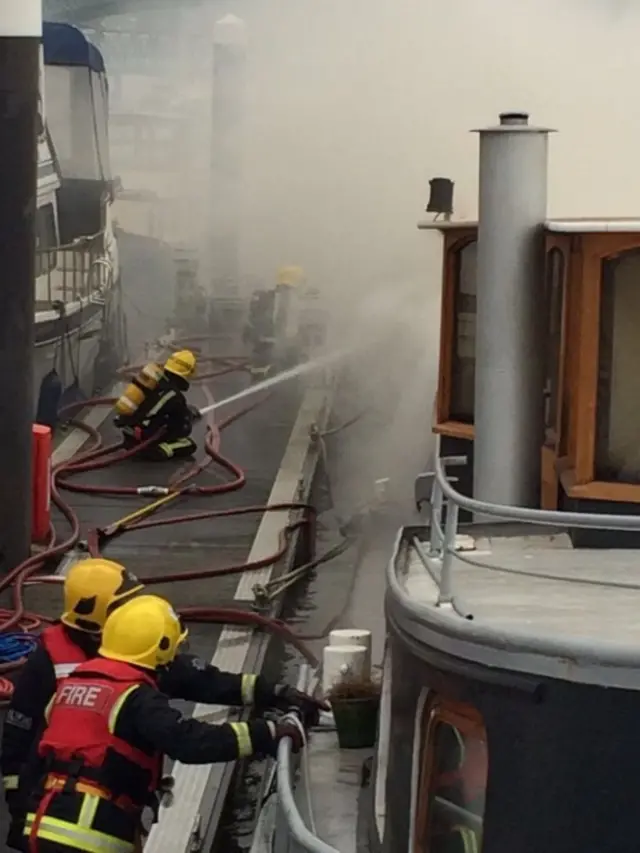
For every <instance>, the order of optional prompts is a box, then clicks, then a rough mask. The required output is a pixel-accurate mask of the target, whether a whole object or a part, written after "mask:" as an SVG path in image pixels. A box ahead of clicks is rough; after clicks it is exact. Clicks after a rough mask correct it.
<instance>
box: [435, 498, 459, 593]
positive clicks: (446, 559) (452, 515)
mask: <svg viewBox="0 0 640 853" xmlns="http://www.w3.org/2000/svg"><path fill="white" fill-rule="evenodd" d="M457 532H458V504H456V503H454V502H453V501H447V520H446V522H445V525H444V543H443V546H442V569H441V571H440V589H439V591H438V607H440V606H441V605H443V604H451V602H452V601H453V578H452V571H451V570H452V568H453V558H454V556H455V547H456V533H457Z"/></svg>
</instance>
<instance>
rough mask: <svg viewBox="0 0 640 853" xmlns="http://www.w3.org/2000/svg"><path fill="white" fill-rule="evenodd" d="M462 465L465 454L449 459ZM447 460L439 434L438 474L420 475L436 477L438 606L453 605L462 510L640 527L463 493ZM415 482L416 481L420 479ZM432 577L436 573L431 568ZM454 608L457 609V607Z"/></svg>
mask: <svg viewBox="0 0 640 853" xmlns="http://www.w3.org/2000/svg"><path fill="white" fill-rule="evenodd" d="M449 461H450V462H454V461H455V464H460V463H461V462H463V461H466V460H464V457H461V458H455V460H454V459H452V460H449ZM446 465H447V460H446V458H445V459H444V460H443V459H442V457H441V456H440V437H439V436H438V437H437V438H436V449H435V476H434V475H426V474H423V475H421V477H419V478H418V480H420V479H421V478H424V477H427V476H433V483H432V488H431V500H430V503H431V525H430V526H431V531H430V538H429V557H431V558H435V559H436V560H440V561H441V563H442V565H441V569H440V576H439V578H437V579H434V580H435V582H436V585H437V587H438V606H443V605H445V606H453V604H454V596H453V560H454V557H455V554H456V548H455V543H456V536H457V533H458V513H459V510H460V509H466V510H467V511H469V512H472V513H475V514H476V515H481V516H485V517H486V516H492V517H494V518H496V519H499V520H501V521H521V522H526V523H529V524H539V525H542V526H550V527H578V528H583V529H588V530H594V529H596V530H630V531H633V530H640V516H632V515H614V514H610V513H593V512H589V513H587V512H585V513H581V512H563V511H560V512H558V511H554V510H546V509H533V508H531V507H521V506H506V505H503V504H494V503H489V502H488V501H480V500H476V499H475V498H468V497H466V496H465V495H461V494H460V492H458V491H457V490H456V489H454V488H453V486H452V485H451V482H450V480H449V478H448V477H447V472H446ZM418 480H417V481H416V483H417V482H418ZM444 508H446V520H445V525H444V530H443V529H442V523H441V522H442V511H443V509H444ZM417 554H418V556H419V558H420V560H421V561H422V562H423V564H424V563H427V568H429V566H428V561H427V560H426V557H425V554H424V553H422V549H421V548H418V549H417ZM429 571H430V574H431V575H432V577H433V572H432V571H431V569H430V568H429ZM454 609H455V608H454Z"/></svg>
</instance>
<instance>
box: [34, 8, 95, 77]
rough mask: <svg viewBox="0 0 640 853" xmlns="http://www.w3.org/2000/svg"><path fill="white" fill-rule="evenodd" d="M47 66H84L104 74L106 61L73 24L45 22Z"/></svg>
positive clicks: (43, 37) (44, 45)
mask: <svg viewBox="0 0 640 853" xmlns="http://www.w3.org/2000/svg"><path fill="white" fill-rule="evenodd" d="M42 43H43V47H44V63H45V65H66V66H78V65H79V66H82V67H83V68H89V69H90V70H91V71H95V72H96V73H97V74H104V73H105V67H104V59H103V58H102V54H101V53H100V51H99V50H98V48H97V47H96V46H95V45H94V44H92V43H91V42H90V41H89V40H88V39H87V37H86V36H85V35H84V33H82V32H81V30H79V29H78V28H77V27H73V26H71V24H59V23H52V22H50V21H45V22H44V23H43V25H42Z"/></svg>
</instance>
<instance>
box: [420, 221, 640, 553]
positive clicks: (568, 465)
mask: <svg viewBox="0 0 640 853" xmlns="http://www.w3.org/2000/svg"><path fill="white" fill-rule="evenodd" d="M476 239H477V228H475V227H469V226H460V227H459V228H458V227H449V228H447V230H446V231H445V232H444V263H443V273H442V313H441V336H440V363H439V380H438V391H437V399H436V406H435V417H434V423H433V430H434V432H436V433H438V434H440V435H441V436H442V444H441V449H442V452H443V454H449V453H455V454H456V455H457V454H460V453H464V454H465V455H466V456H467V457H468V464H467V469H458V470H457V471H456V475H457V476H458V477H459V478H460V480H459V483H460V491H462V492H463V493H464V494H471V490H472V481H473V472H472V456H473V453H472V448H473V441H474V425H473V417H472V416H471V417H468V416H467V414H466V412H465V417H464V418H461V417H457V416H456V413H455V411H454V406H453V405H452V399H453V396H454V389H453V384H454V382H455V369H454V367H455V352H456V350H455V348H456V346H457V340H456V326H457V322H458V319H457V318H458V309H457V306H456V300H457V277H458V276H459V274H460V263H461V252H463V251H464V249H465V247H467V246H469V244H470V243H472V242H473V241H475V240H476ZM553 250H560V251H561V252H562V255H563V258H564V265H565V279H564V298H563V308H562V312H563V313H562V329H561V335H560V343H559V346H560V351H559V353H558V373H557V378H556V380H555V383H554V385H555V388H556V393H557V398H556V411H557V418H556V422H555V423H554V424H553V425H549V424H545V436H544V441H543V443H542V446H541V448H540V452H541V506H542V507H543V508H545V509H558V508H563V507H566V508H569V506H570V507H571V508H572V509H573V510H575V511H580V509H581V507H582V506H583V505H585V504H584V502H585V501H589V502H590V504H589V505H590V507H591V511H593V510H594V506H596V507H597V508H598V509H599V511H617V510H616V507H617V508H618V509H619V508H620V506H621V505H626V509H625V510H624V511H625V512H635V511H636V510H635V508H636V507H637V508H638V512H640V481H639V482H637V483H636V482H623V481H621V479H616V480H609V481H605V480H599V479H598V477H597V472H596V442H597V438H598V405H599V402H598V400H599V388H598V383H599V381H601V374H602V371H601V370H600V360H601V358H600V328H601V315H602V308H603V302H602V294H603V286H604V285H603V280H602V277H603V269H605V268H606V266H605V265H606V263H607V262H608V261H609V260H611V259H615V258H619V257H623V256H624V254H625V253H627V252H632V251H638V250H640V233H624V232H621V233H613V232H611V233H559V232H558V233H556V232H547V234H546V251H547V263H549V262H550V255H549V252H551V251H553ZM547 269H548V268H547ZM545 275H547V273H545ZM548 286H549V282H548V281H547V279H546V278H545V281H543V282H541V283H540V293H541V298H546V295H547V292H548ZM638 326H639V328H640V317H639V318H638ZM546 343H547V344H550V343H551V341H550V339H549V335H547V339H546ZM550 427H551V428H550ZM594 502H596V503H595V504H594ZM629 505H630V506H629ZM463 520H467V519H466V518H463ZM623 539H624V541H625V542H626V543H627V545H628V544H629V543H630V541H631V540H629V539H628V537H623ZM576 541H577V540H576ZM606 541H607V542H608V543H609V544H610V541H611V540H610V537H609V538H607V540H606ZM621 541H622V540H621ZM633 544H634V546H635V545H636V544H640V536H639V537H637V543H636V542H635V540H634V542H633Z"/></svg>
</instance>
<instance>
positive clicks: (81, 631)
mask: <svg viewBox="0 0 640 853" xmlns="http://www.w3.org/2000/svg"><path fill="white" fill-rule="evenodd" d="M142 588H143V587H142V584H141V583H140V582H139V581H138V580H137V579H136V578H135V577H134V576H133V575H131V574H129V573H128V572H127V570H126V569H125V568H124V566H121V565H119V564H118V563H114V562H112V561H111V560H103V559H90V560H82V561H81V562H79V563H76V564H75V565H74V566H72V567H71V569H70V570H69V572H68V574H67V576H66V578H65V582H64V607H63V612H62V615H61V616H60V621H59V622H58V623H57V624H54V625H51V626H49V627H48V628H45V630H44V631H43V632H42V633H41V634H40V637H39V643H38V645H37V646H36V648H35V649H34V651H33V652H32V653H31V655H30V656H29V658H28V660H27V662H26V663H25V665H24V667H23V668H22V671H21V672H20V675H19V676H18V678H17V680H16V683H15V687H14V692H13V696H12V697H11V702H10V705H9V708H8V710H7V715H6V718H5V723H4V727H3V731H2V747H1V749H0V768H1V769H2V776H3V783H4V790H5V798H6V801H7V807H8V810H9V814H10V815H11V827H10V829H9V835H8V838H7V845H8V846H9V847H12V848H19V847H20V846H21V845H22V842H23V839H22V829H23V822H24V802H23V799H22V796H21V794H20V791H19V789H18V781H19V778H20V774H21V772H22V770H23V767H24V765H25V763H26V761H27V759H28V757H29V755H30V753H31V751H32V749H33V747H34V745H35V743H36V742H37V738H38V736H39V734H40V732H41V730H42V727H43V725H44V712H45V709H46V706H47V703H48V702H49V701H50V700H51V697H52V696H53V694H54V692H55V689H56V685H57V684H58V683H59V682H60V681H61V680H62V679H63V678H65V677H66V676H68V675H70V674H71V673H72V672H73V670H74V669H75V668H76V667H77V666H79V665H80V664H81V663H84V661H86V660H89V659H90V658H93V657H95V656H96V654H97V653H98V648H99V646H100V632H101V631H102V627H103V625H104V623H105V621H106V619H107V614H108V612H110V611H112V610H113V609H114V608H115V607H117V606H118V605H120V604H122V603H123V602H125V601H127V600H129V599H130V598H131V597H132V596H134V595H135V594H136V593H137V592H139V591H140V590H141V589H142Z"/></svg>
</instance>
